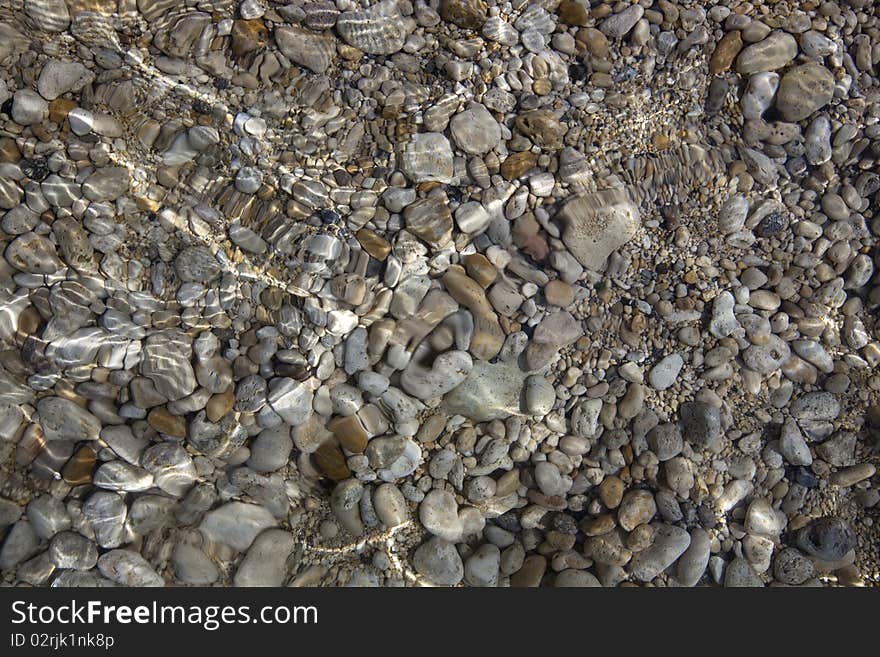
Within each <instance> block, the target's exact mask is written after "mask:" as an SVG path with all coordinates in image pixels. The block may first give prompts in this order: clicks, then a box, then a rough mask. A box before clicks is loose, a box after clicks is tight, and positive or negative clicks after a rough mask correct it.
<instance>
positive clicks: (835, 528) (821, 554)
mask: <svg viewBox="0 0 880 657" xmlns="http://www.w3.org/2000/svg"><path fill="white" fill-rule="evenodd" d="M856 542H857V541H856V533H855V532H854V531H853V528H852V527H851V526H850V525H849V523H847V522H845V521H844V520H841V519H840V518H818V519H817V520H814V521H813V522H811V523H810V524H809V525H807V526H806V527H804V528H802V529H801V530H800V531H799V532H798V535H797V546H798V547H799V548H800V549H801V550H803V551H804V552H806V553H807V554H809V555H812V556H814V557H817V558H819V559H822V560H823V561H838V560H840V559H843V557H844V555H846V553H847V552H849V551H850V550H852V549H854V548H855V547H856Z"/></svg>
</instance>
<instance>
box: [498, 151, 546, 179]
mask: <svg viewBox="0 0 880 657" xmlns="http://www.w3.org/2000/svg"><path fill="white" fill-rule="evenodd" d="M537 163H538V156H537V154H535V153H532V151H522V152H521V153H514V154H513V155H511V156H509V157H508V158H507V159H506V160H504V162H502V163H501V176H502V177H503V178H504V179H505V180H516V179H517V178H520V177H521V176H524V175H525V174H526V173H527V172H528V171H530V170H531V169H533V168H534V167H535V165H536V164H537Z"/></svg>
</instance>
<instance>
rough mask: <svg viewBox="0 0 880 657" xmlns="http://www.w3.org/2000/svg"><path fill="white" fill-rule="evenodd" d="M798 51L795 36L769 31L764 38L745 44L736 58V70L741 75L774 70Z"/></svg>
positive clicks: (783, 64) (787, 61)
mask: <svg viewBox="0 0 880 657" xmlns="http://www.w3.org/2000/svg"><path fill="white" fill-rule="evenodd" d="M797 53H798V45H797V41H795V38H794V37H793V36H791V35H790V34H788V33H787V32H782V31H776V32H771V33H770V34H769V35H767V37H766V38H764V39H762V40H761V41H758V42H757V43H753V44H752V45H750V46H746V47H745V48H744V49H743V51H742V52H741V53H740V54H739V57H738V58H737V60H736V70H737V71H738V72H739V73H741V74H743V75H750V74H752V73H760V72H762V71H775V70H778V69H780V68H782V67H784V66H785V65H786V64H788V63H789V62H790V61H792V60H793V59H794V58H795V56H796V55H797Z"/></svg>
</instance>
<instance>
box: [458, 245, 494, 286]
mask: <svg viewBox="0 0 880 657" xmlns="http://www.w3.org/2000/svg"><path fill="white" fill-rule="evenodd" d="M464 268H465V270H466V271H467V274H468V276H470V277H471V278H473V279H474V280H475V281H476V282H477V283H479V284H480V285H482V286H483V287H484V288H487V287H489V286H490V285H492V283H494V282H495V279H496V278H498V270H497V269H495V265H493V264H492V263H491V262H489V258H487V257H486V256H484V255H483V254H482V253H471V254H470V255H466V256H465V257H464Z"/></svg>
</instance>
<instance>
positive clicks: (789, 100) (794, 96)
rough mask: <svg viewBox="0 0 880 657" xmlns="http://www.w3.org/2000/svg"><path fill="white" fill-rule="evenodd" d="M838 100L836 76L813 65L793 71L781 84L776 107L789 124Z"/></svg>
mask: <svg viewBox="0 0 880 657" xmlns="http://www.w3.org/2000/svg"><path fill="white" fill-rule="evenodd" d="M833 96H834V75H833V74H832V73H831V71H829V70H828V69H827V68H825V67H824V66H822V65H821V64H817V63H815V62H810V63H809V64H802V65H800V66H797V67H795V68H793V69H791V70H790V71H789V72H788V73H786V74H785V75H784V76H783V77H782V80H781V81H780V83H779V91H778V92H777V93H776V107H777V108H778V109H779V112H780V113H781V114H782V116H783V117H784V118H785V120H786V121H801V120H803V119H805V118H807V117H808V116H810V115H811V114H812V113H813V112H815V111H816V110H818V109H821V108H822V107H825V105H827V104H828V103H830V102H831V98H832V97H833Z"/></svg>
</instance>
